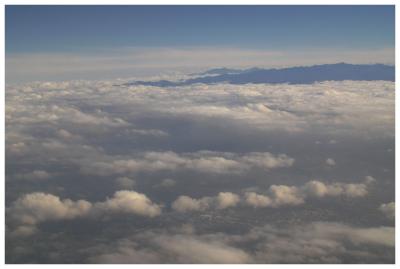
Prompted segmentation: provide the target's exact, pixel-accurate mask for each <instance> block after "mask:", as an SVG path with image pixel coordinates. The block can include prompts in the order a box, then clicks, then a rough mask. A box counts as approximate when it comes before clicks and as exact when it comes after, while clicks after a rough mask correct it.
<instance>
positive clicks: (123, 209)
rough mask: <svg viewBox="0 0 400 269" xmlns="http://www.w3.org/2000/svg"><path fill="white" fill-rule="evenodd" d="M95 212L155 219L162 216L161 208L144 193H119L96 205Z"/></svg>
mask: <svg viewBox="0 0 400 269" xmlns="http://www.w3.org/2000/svg"><path fill="white" fill-rule="evenodd" d="M93 211H94V212H95V213H98V212H100V213H127V214H137V215H142V216H147V217H155V216H158V215H160V214H161V207H160V206H159V205H157V204H154V203H153V202H152V201H151V200H150V199H149V198H148V197H147V196H146V195H144V194H142V193H138V192H135V191H117V192H116V193H115V194H114V196H113V197H112V198H109V199H107V200H106V201H105V202H97V203H95V204H94V206H93Z"/></svg>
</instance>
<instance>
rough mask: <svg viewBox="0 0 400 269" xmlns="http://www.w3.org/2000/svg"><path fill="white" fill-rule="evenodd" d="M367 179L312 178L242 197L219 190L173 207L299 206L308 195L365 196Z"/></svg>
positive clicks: (181, 200)
mask: <svg viewBox="0 0 400 269" xmlns="http://www.w3.org/2000/svg"><path fill="white" fill-rule="evenodd" d="M369 184H370V181H368V180H367V179H366V180H365V181H364V182H363V183H357V184H355V183H341V182H335V183H330V184H327V183H323V182H321V181H318V180H311V181H308V182H307V183H305V184H304V185H303V186H287V185H271V186H270V187H269V188H268V191H267V193H265V194H259V193H256V192H252V191H247V192H245V193H244V194H243V195H242V196H239V195H238V194H234V193H231V192H220V193H219V194H218V195H217V196H214V197H209V196H206V197H202V198H199V199H195V198H192V197H189V196H185V195H183V196H180V197H178V198H177V199H176V200H175V201H174V202H173V203H172V208H173V209H174V210H176V211H179V212H188V211H205V210H208V209H214V210H215V209H225V208H227V207H235V206H237V205H239V204H240V202H241V203H242V204H244V205H249V206H252V207H254V208H258V207H275V208H276V207H281V206H297V205H301V204H304V203H305V200H306V199H309V198H323V197H337V196H343V197H349V198H356V197H363V196H365V195H367V194H368V185H369Z"/></svg>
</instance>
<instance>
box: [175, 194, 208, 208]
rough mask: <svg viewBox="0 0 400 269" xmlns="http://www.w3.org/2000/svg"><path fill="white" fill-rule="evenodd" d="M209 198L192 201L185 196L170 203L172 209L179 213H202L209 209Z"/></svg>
mask: <svg viewBox="0 0 400 269" xmlns="http://www.w3.org/2000/svg"><path fill="white" fill-rule="evenodd" d="M210 203H211V198H210V197H204V198H201V199H194V198H191V197H189V196H186V195H182V196H179V197H178V199H176V200H175V201H174V202H173V203H172V208H173V209H174V210H176V211H179V212H188V211H204V210H207V209H208V208H209V207H210Z"/></svg>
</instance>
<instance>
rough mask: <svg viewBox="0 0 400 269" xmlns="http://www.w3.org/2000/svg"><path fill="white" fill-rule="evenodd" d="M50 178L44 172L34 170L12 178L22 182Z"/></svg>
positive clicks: (49, 175) (48, 174)
mask: <svg viewBox="0 0 400 269" xmlns="http://www.w3.org/2000/svg"><path fill="white" fill-rule="evenodd" d="M50 177H51V174H50V173H48V172H47V171H44V170H34V171H32V172H29V173H25V174H16V175H15V176H14V178H16V179H24V180H33V181H35V180H46V179H49V178H50Z"/></svg>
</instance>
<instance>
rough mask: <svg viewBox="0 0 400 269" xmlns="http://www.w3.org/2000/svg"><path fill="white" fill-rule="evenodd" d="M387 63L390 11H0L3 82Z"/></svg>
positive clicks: (204, 8) (347, 8)
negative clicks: (2, 17)
mask: <svg viewBox="0 0 400 269" xmlns="http://www.w3.org/2000/svg"><path fill="white" fill-rule="evenodd" d="M196 55H197V56H198V58H197V57H196ZM232 55H238V56H237V57H236V58H235V56H232ZM38 58H39V59H38ZM199 58H200V59H199ZM202 58H205V60H202ZM210 58H211V59H213V58H215V60H214V61H213V62H210ZM393 58H394V7H393V6H7V7H6V60H7V63H8V64H7V66H8V68H7V69H8V70H6V74H7V81H10V82H18V81H31V80H35V78H36V80H45V79H48V80H54V79H55V78H57V79H61V80H63V79H79V78H88V79H99V78H101V77H102V76H103V77H106V78H116V77H117V73H114V72H113V71H112V70H115V68H116V66H115V64H116V62H120V61H123V60H124V59H125V60H127V61H129V64H125V66H120V67H119V70H118V74H119V75H120V76H123V77H129V76H137V75H150V74H152V75H154V74H157V73H160V71H162V70H165V69H171V68H173V69H174V70H177V71H180V72H185V71H188V70H189V71H194V70H197V71H198V70H200V69H202V70H204V69H206V68H209V67H220V66H230V67H243V66H245V67H248V66H263V67H274V66H293V65H299V64H301V63H305V64H308V65H310V64H316V63H321V62H323V61H325V62H329V63H332V62H340V61H344V60H347V61H350V62H356V63H376V62H380V63H388V64H394V59H393ZM33 66H36V67H38V68H32V67H33ZM139 66H140V68H138V67H139ZM143 66H145V67H146V68H143ZM79 68H85V71H87V72H86V74H82V72H80V73H78V74H77V73H76V72H74V70H76V69H79ZM104 69H106V70H104ZM139 69H140V70H139ZM110 70H111V71H110ZM18 71H19V72H20V73H19V74H18V73H17V72H18ZM54 73H56V74H54Z"/></svg>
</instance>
